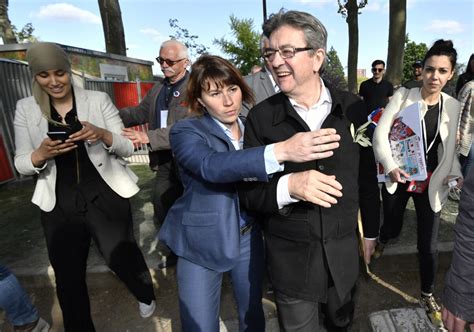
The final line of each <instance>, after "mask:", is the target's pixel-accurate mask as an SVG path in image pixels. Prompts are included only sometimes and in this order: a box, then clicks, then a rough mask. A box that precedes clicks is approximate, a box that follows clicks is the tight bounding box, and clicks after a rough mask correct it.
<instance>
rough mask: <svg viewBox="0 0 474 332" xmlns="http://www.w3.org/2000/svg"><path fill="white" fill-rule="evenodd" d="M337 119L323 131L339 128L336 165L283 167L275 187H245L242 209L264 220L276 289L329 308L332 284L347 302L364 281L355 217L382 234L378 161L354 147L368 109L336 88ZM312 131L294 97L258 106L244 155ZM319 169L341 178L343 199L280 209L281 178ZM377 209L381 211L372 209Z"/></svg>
mask: <svg viewBox="0 0 474 332" xmlns="http://www.w3.org/2000/svg"><path fill="white" fill-rule="evenodd" d="M330 94H331V97H332V108H331V113H330V114H329V115H328V117H327V118H326V119H325V120H324V123H323V125H322V127H323V128H335V129H336V130H337V132H338V134H339V135H341V141H340V147H339V148H338V149H337V150H335V151H334V155H333V156H332V157H330V158H326V159H322V160H318V161H312V162H307V163H301V164H296V163H288V162H287V163H285V170H284V172H282V173H278V174H275V175H274V176H273V177H272V178H271V180H270V182H269V183H261V184H260V183H258V184H247V185H246V186H245V188H244V189H242V191H241V203H242V204H243V205H244V206H246V207H247V208H249V209H251V210H255V211H259V212H262V213H264V215H265V217H264V229H265V241H266V248H267V262H268V265H269V270H270V276H271V279H272V282H273V286H274V288H275V289H276V290H277V291H279V292H282V293H284V294H287V295H288V296H291V297H295V298H300V299H306V300H308V301H318V302H325V301H326V295H327V288H328V283H330V282H331V281H330V278H331V277H332V280H333V282H334V284H335V286H336V289H337V293H338V295H339V296H340V298H341V299H342V298H343V297H344V296H345V295H347V293H348V292H349V291H350V290H351V289H352V287H353V286H354V284H355V281H356V279H357V275H358V265H359V259H358V255H359V251H358V246H357V236H356V229H357V213H358V210H359V205H360V207H361V210H362V211H363V220H364V231H365V234H366V236H367V237H376V236H377V234H378V226H379V225H378V222H379V211H378V209H371V205H372V204H373V202H374V201H375V200H377V201H378V199H379V191H378V186H377V178H376V169H375V160H374V155H373V151H372V149H371V148H362V147H361V146H360V145H358V144H356V143H354V142H353V138H352V135H351V133H350V127H351V124H354V127H355V128H354V129H357V128H358V127H359V126H360V124H362V123H364V122H365V119H364V114H365V112H366V108H365V104H364V102H363V101H362V100H360V99H359V98H358V97H357V96H355V95H353V94H351V93H348V92H343V91H338V90H333V89H331V88H330ZM302 131H309V128H308V126H307V125H306V123H305V122H304V121H303V120H302V119H301V117H300V116H299V115H298V114H297V113H296V111H295V110H294V108H293V107H292V106H291V104H290V101H289V100H288V98H287V97H286V96H285V95H284V94H283V93H279V94H276V95H274V96H272V97H270V98H268V99H267V100H265V101H263V102H262V103H260V104H259V105H257V106H255V107H254V108H253V109H252V110H251V112H250V113H249V115H248V117H247V122H246V129H245V140H244V145H245V147H246V148H248V147H255V146H260V145H266V144H270V143H274V142H279V141H283V140H285V139H287V138H289V137H291V136H292V135H294V134H295V133H297V132H302ZM311 169H314V170H318V171H320V172H322V173H325V174H329V175H335V176H336V179H337V180H338V181H339V182H340V183H341V184H342V187H343V190H342V191H343V196H342V197H341V198H338V203H337V205H335V206H333V207H331V208H321V207H319V206H316V205H313V204H310V203H307V202H298V203H294V204H290V205H288V206H286V207H284V208H283V209H281V210H278V205H277V200H276V197H277V196H276V192H277V183H278V179H279V178H280V177H281V176H282V175H284V174H288V173H293V172H299V171H305V170H311ZM373 205H375V206H377V207H378V204H373Z"/></svg>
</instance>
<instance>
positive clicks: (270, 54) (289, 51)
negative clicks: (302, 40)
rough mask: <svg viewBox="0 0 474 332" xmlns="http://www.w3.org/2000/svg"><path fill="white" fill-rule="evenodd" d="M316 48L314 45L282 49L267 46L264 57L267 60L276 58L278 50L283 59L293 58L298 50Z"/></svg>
mask: <svg viewBox="0 0 474 332" xmlns="http://www.w3.org/2000/svg"><path fill="white" fill-rule="evenodd" d="M309 50H314V48H312V47H284V48H282V49H274V48H266V49H264V50H263V54H262V56H263V58H264V59H265V60H267V61H273V60H275V54H276V53H277V52H278V53H280V56H281V58H282V59H291V58H292V57H294V56H295V55H296V53H298V52H304V51H309Z"/></svg>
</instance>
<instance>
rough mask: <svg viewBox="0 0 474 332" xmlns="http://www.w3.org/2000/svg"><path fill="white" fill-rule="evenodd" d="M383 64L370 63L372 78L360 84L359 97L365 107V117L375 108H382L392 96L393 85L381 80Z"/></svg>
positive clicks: (378, 61) (381, 62)
mask: <svg viewBox="0 0 474 332" xmlns="http://www.w3.org/2000/svg"><path fill="white" fill-rule="evenodd" d="M384 73H385V62H383V60H375V61H374V62H372V74H373V76H372V78H369V79H368V80H366V81H364V82H362V83H361V84H360V88H359V96H361V97H362V98H363V99H364V100H365V103H366V105H367V115H369V114H370V113H372V111H373V110H375V109H377V108H382V107H383V108H384V107H385V106H386V105H387V104H388V101H389V100H390V98H391V97H392V96H393V85H392V83H390V82H389V81H387V80H384V79H383V75H384Z"/></svg>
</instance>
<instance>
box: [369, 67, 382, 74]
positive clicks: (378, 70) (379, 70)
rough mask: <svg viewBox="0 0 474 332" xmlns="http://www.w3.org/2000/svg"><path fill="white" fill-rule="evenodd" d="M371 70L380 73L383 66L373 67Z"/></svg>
mask: <svg viewBox="0 0 474 332" xmlns="http://www.w3.org/2000/svg"><path fill="white" fill-rule="evenodd" d="M372 72H373V73H381V72H383V68H375V67H374V68H372Z"/></svg>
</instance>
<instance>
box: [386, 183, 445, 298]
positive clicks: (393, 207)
mask: <svg viewBox="0 0 474 332" xmlns="http://www.w3.org/2000/svg"><path fill="white" fill-rule="evenodd" d="M407 187H408V183H405V184H402V183H399V184H398V185H397V190H396V191H395V193H394V194H393V195H392V194H390V193H389V192H388V191H387V188H386V187H385V185H383V187H382V201H383V215H384V219H383V220H384V221H383V225H382V227H381V229H380V241H381V242H382V243H386V242H387V241H388V240H390V239H394V238H396V237H398V236H399V235H400V232H401V230H402V227H403V215H404V213H405V208H406V206H407V203H408V199H409V198H410V197H411V198H413V202H414V203H415V210H416V223H417V249H418V255H419V263H420V279H421V291H422V292H425V293H432V292H433V290H434V283H435V276H436V270H437V269H438V231H439V222H440V212H438V213H435V212H434V211H433V210H432V209H431V206H430V201H429V197H428V188H427V189H426V190H425V191H424V192H423V193H421V194H417V193H410V192H407V191H406V190H407Z"/></svg>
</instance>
